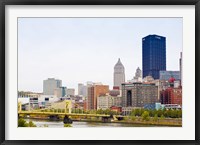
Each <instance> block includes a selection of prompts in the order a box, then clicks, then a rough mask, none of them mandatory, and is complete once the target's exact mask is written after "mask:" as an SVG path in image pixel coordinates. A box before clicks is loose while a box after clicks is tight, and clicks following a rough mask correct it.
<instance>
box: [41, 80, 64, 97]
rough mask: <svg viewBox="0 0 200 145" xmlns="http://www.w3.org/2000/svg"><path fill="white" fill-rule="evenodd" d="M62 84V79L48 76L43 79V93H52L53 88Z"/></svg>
mask: <svg viewBox="0 0 200 145" xmlns="http://www.w3.org/2000/svg"><path fill="white" fill-rule="evenodd" d="M61 86H62V81H61V80H57V79H55V78H48V79H47V80H44V81H43V94H44V95H54V90H55V89H56V88H59V87H61Z"/></svg>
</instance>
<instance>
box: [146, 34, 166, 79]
mask: <svg viewBox="0 0 200 145" xmlns="http://www.w3.org/2000/svg"><path fill="white" fill-rule="evenodd" d="M160 70H166V38H165V37H163V36H158V35H148V36H146V37H144V38H142V71H143V78H144V77H146V76H148V75H150V76H152V77H153V78H154V79H159V71H160Z"/></svg>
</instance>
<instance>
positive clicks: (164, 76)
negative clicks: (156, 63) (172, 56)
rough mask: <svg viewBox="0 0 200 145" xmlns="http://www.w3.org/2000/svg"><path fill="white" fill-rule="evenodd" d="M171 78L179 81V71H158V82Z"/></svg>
mask: <svg viewBox="0 0 200 145" xmlns="http://www.w3.org/2000/svg"><path fill="white" fill-rule="evenodd" d="M171 77H173V78H175V79H176V80H180V79H181V77H180V71H160V80H169V79H170V78H171Z"/></svg>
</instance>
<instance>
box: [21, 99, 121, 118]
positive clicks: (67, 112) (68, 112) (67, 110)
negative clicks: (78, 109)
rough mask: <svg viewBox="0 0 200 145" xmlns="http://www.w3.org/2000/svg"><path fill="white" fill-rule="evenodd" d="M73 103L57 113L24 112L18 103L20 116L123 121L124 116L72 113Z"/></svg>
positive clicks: (67, 102)
mask: <svg viewBox="0 0 200 145" xmlns="http://www.w3.org/2000/svg"><path fill="white" fill-rule="evenodd" d="M71 108H72V107H71V102H70V101H68V100H67V101H66V107H65V111H64V112H56V111H44V110H42V109H41V110H33V111H30V110H29V111H23V110H22V108H21V103H18V116H22V117H25V116H44V117H49V118H50V119H52V120H56V119H60V118H63V117H64V116H67V117H73V116H74V117H83V118H88V117H96V118H101V120H102V122H111V120H112V119H113V120H121V119H122V118H123V117H124V116H121V115H107V114H86V113H71Z"/></svg>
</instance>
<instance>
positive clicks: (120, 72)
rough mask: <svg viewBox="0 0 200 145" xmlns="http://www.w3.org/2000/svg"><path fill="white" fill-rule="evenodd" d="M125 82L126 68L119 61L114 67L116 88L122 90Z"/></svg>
mask: <svg viewBox="0 0 200 145" xmlns="http://www.w3.org/2000/svg"><path fill="white" fill-rule="evenodd" d="M124 82H125V70H124V66H123V64H122V63H121V61H120V58H119V59H118V62H117V63H116V64H115V67H114V87H119V88H120V89H121V84H122V83H124Z"/></svg>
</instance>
